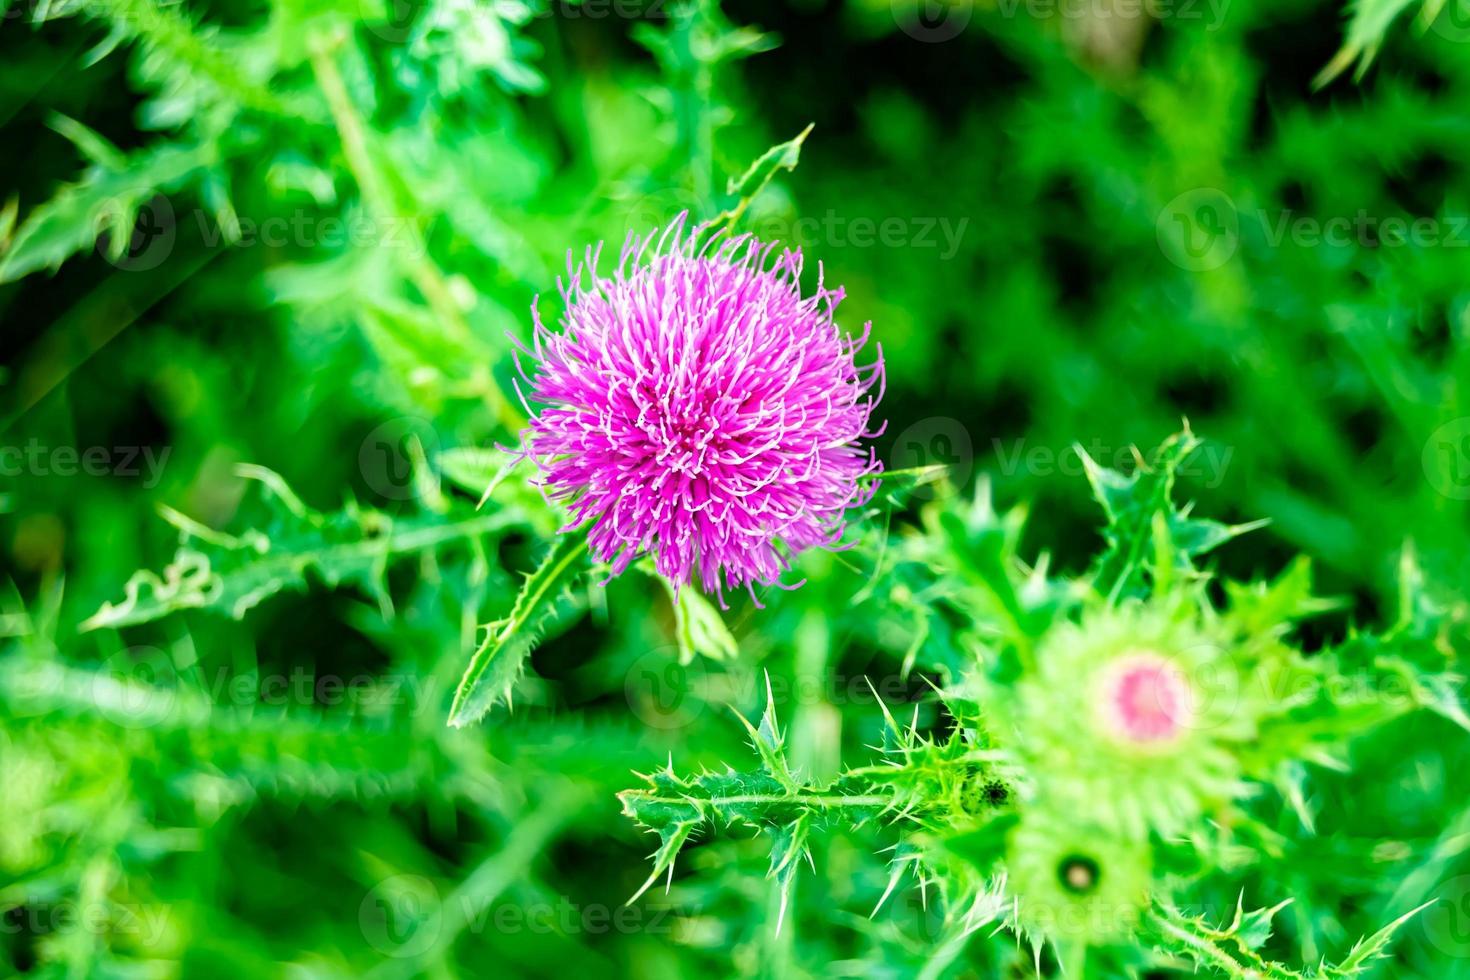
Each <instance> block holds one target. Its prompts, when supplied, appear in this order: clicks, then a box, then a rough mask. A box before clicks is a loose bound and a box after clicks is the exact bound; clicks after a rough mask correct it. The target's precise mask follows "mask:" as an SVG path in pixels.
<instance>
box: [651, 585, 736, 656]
mask: <svg viewBox="0 0 1470 980" xmlns="http://www.w3.org/2000/svg"><path fill="white" fill-rule="evenodd" d="M638 567H640V568H642V569H643V570H644V571H646V572H648V574H650V575H652V576H654V577H655V578H657V579H658V580H659V581H660V582H662V583H663V586H664V590H665V591H666V592H667V593H668V594H669V602H670V603H672V604H673V607H674V636H675V639H676V641H677V642H678V644H679V663H681V664H689V663H692V662H693V661H694V658H695V657H696V656H699V655H703V656H706V657H709V658H710V659H712V660H733V659H735V658H736V657H738V656H739V655H740V645H739V644H738V643H736V642H735V636H734V635H733V634H732V633H731V632H730V628H729V627H728V626H726V625H725V621H724V619H722V618H721V616H720V611H719V610H718V609H716V608H715V607H714V606H713V605H712V604H711V603H710V601H709V600H708V599H706V598H705V597H704V596H703V595H701V594H700V592H699V590H698V589H695V588H693V587H692V586H688V585H686V586H683V587H682V588H678V589H676V588H674V586H673V584H672V583H671V582H669V580H668V579H666V578H664V577H663V576H662V575H659V574H658V573H656V572H654V571H652V570H651V569H649V568H648V567H647V566H646V565H641V564H640V565H639V566H638Z"/></svg>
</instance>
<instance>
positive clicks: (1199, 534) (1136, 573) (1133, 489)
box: [1075, 426, 1261, 600]
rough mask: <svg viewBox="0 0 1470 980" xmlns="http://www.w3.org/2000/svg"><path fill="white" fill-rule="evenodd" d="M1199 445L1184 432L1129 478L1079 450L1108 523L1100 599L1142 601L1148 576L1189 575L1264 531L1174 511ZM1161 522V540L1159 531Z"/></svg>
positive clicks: (1096, 579) (1098, 580) (1099, 570)
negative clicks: (1178, 481)
mask: <svg viewBox="0 0 1470 980" xmlns="http://www.w3.org/2000/svg"><path fill="white" fill-rule="evenodd" d="M1200 445H1201V443H1200V440H1199V439H1198V438H1197V437H1196V436H1195V434H1194V433H1193V432H1191V431H1190V430H1189V427H1188V426H1185V427H1184V429H1183V431H1181V432H1179V433H1177V434H1175V435H1173V436H1170V437H1169V438H1168V439H1167V440H1165V441H1164V443H1163V445H1161V446H1160V447H1159V448H1158V449H1157V450H1155V451H1154V452H1153V453H1152V454H1150V456H1149V458H1148V459H1147V460H1145V459H1144V458H1143V457H1142V456H1141V455H1139V457H1138V469H1137V470H1136V471H1135V472H1133V473H1130V474H1124V473H1120V472H1118V471H1117V470H1112V469H1108V468H1106V467H1103V466H1100V465H1098V463H1097V462H1096V461H1095V460H1093V458H1092V457H1091V456H1089V455H1087V453H1086V451H1084V450H1083V449H1082V447H1081V446H1077V447H1075V448H1076V451H1077V454H1078V455H1079V456H1080V457H1081V459H1082V465H1083V468H1084V470H1085V471H1086V473H1087V479H1088V482H1090V483H1091V484H1092V489H1093V494H1094V495H1095V496H1096V497H1097V501H1098V503H1100V504H1101V505H1102V508H1103V513H1104V514H1105V515H1106V516H1107V520H1108V526H1107V529H1106V531H1105V532H1104V533H1105V536H1106V538H1107V542H1108V547H1107V550H1106V551H1105V552H1104V553H1103V555H1102V557H1101V558H1100V559H1099V560H1098V562H1097V565H1096V566H1095V568H1094V570H1093V575H1092V578H1093V583H1094V587H1095V588H1096V589H1097V591H1098V592H1099V593H1100V594H1101V595H1104V596H1107V597H1108V598H1109V599H1112V600H1116V599H1119V598H1121V597H1123V596H1126V595H1142V594H1144V593H1145V588H1144V576H1145V575H1146V574H1150V573H1151V574H1153V575H1154V576H1155V577H1156V578H1158V577H1160V576H1162V577H1165V578H1166V579H1167V578H1168V577H1171V576H1172V575H1173V573H1174V572H1176V571H1179V572H1184V573H1190V572H1192V571H1193V568H1194V565H1193V562H1192V559H1194V558H1197V557H1199V556H1200V555H1203V554H1205V553H1206V552H1209V551H1212V550H1213V549H1215V548H1218V547H1219V546H1220V545H1222V544H1224V543H1225V542H1227V541H1230V540H1231V539H1232V538H1236V537H1238V536H1240V535H1241V534H1245V533H1246V532H1248V531H1251V530H1253V529H1255V528H1257V527H1260V526H1261V523H1260V522H1257V523H1254V524H1241V525H1234V526H1231V525H1225V524H1220V523H1218V522H1216V521H1210V520H1203V519H1199V518H1193V517H1190V516H1189V508H1188V507H1185V508H1179V507H1176V505H1175V504H1174V502H1173V492H1174V479H1175V476H1176V474H1177V472H1178V470H1179V467H1180V465H1181V464H1182V463H1183V462H1184V461H1185V460H1186V459H1188V458H1189V456H1190V455H1191V454H1192V453H1193V452H1195V450H1197V449H1198V448H1199V447H1200ZM1160 519H1162V524H1163V528H1164V531H1165V534H1163V535H1160V533H1159V532H1158V530H1157V529H1156V525H1157V524H1158V523H1159V521H1160ZM1151 558H1152V559H1153V560H1152V561H1151V560H1150V559H1151ZM1161 562H1169V564H1162V565H1161Z"/></svg>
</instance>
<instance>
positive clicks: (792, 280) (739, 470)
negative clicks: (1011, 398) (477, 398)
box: [517, 215, 883, 601]
mask: <svg viewBox="0 0 1470 980" xmlns="http://www.w3.org/2000/svg"><path fill="white" fill-rule="evenodd" d="M701 237H703V236H702V229H700V228H695V229H693V230H692V231H687V232H686V228H685V219H684V216H683V215H680V216H679V218H677V219H676V220H675V221H674V222H673V223H672V224H670V225H669V226H668V227H666V228H665V229H664V230H663V231H662V233H659V232H657V231H655V232H652V233H650V234H649V235H648V236H647V237H645V238H643V239H641V240H639V239H636V238H634V237H633V236H631V235H630V236H629V238H628V241H627V243H626V244H625V245H624V247H623V254H622V258H621V260H620V261H619V263H618V268H617V270H616V271H615V272H614V273H613V274H612V275H611V276H606V277H604V276H599V275H598V273H597V265H598V259H599V256H600V254H601V246H600V245H599V246H598V248H597V249H595V250H594V249H592V248H589V249H588V250H587V253H586V256H585V258H584V260H583V262H582V263H581V264H580V265H577V266H574V265H573V264H572V262H571V257H570V256H568V271H569V276H570V277H569V280H568V281H566V282H558V285H559V287H560V288H561V294H562V299H563V300H564V302H565V306H566V313H565V316H564V319H563V326H564V329H563V331H562V332H560V333H554V332H552V331H550V330H548V329H546V327H545V326H544V325H543V324H542V322H541V317H540V314H539V313H538V312H537V311H536V307H535V304H533V305H532V315H533V318H534V320H535V330H534V339H533V349H532V350H525V348H521V350H522V352H524V353H525V354H527V355H528V356H530V357H532V358H534V360H535V362H536V364H535V367H536V372H535V377H534V379H533V378H530V377H527V376H526V374H525V372H524V370H522V372H521V374H522V377H523V378H525V379H526V381H527V383H528V384H530V385H531V400H532V401H533V402H535V403H536V404H537V405H538V407H539V411H533V410H532V409H531V408H530V406H529V405H528V406H527V411H528V412H531V415H532V418H531V422H530V425H529V426H528V428H527V430H526V432H524V433H523V434H522V448H521V452H522V453H523V454H524V455H526V456H529V457H530V458H532V459H533V460H534V461H535V462H536V465H537V468H538V469H539V471H540V478H539V481H538V482H539V483H540V484H541V485H542V486H544V487H547V488H549V492H550V496H551V497H553V498H554V499H557V500H560V501H563V502H565V503H566V504H567V506H568V507H569V508H570V510H571V515H572V516H571V520H570V521H569V523H568V524H567V526H566V527H564V528H563V529H562V530H563V531H568V530H572V529H573V528H576V527H579V526H582V525H583V524H585V523H587V522H591V526H590V528H589V529H588V533H587V540H588V544H589V546H590V548H591V551H592V553H593V554H594V555H595V556H596V557H597V558H598V559H599V560H601V561H604V562H608V563H609V564H610V565H611V568H612V574H614V575H617V574H620V573H621V572H623V571H624V570H625V569H626V568H627V567H628V565H629V563H631V562H632V561H633V560H634V559H636V558H638V557H639V556H640V555H643V554H646V553H651V554H652V555H653V556H654V562H655V566H656V568H657V570H658V572H659V573H660V574H661V575H663V576H664V577H666V578H667V579H668V580H669V581H670V582H672V583H673V584H674V585H675V587H676V588H677V587H678V586H679V585H683V584H687V583H689V582H691V581H692V579H693V574H694V571H695V570H696V569H697V570H698V572H699V580H700V584H701V585H702V587H703V588H704V590H705V591H706V592H715V593H717V594H719V595H720V597H721V600H722V601H723V590H724V588H725V587H731V588H734V587H738V586H741V585H744V586H745V587H746V588H747V589H751V595H752V597H754V590H753V585H754V583H760V584H762V585H773V584H774V585H779V584H780V582H779V579H780V576H781V574H782V573H783V572H784V571H785V570H786V568H787V567H788V566H789V560H788V558H787V557H786V555H785V554H784V553H783V552H790V553H791V554H793V555H794V554H796V553H798V552H801V551H804V550H806V549H807V548H811V547H816V546H827V547H834V546H838V545H839V544H840V541H841V538H842V535H843V530H844V527H845V525H844V514H845V512H846V511H847V509H848V508H850V507H856V506H861V505H862V504H864V503H866V502H867V501H868V499H869V498H870V497H871V496H872V493H873V489H874V487H875V485H876V481H875V480H871V479H868V477H870V476H871V475H872V474H875V473H878V472H880V471H881V469H882V464H880V463H879V462H878V461H877V459H876V457H875V456H874V454H873V452H872V450H871V449H870V448H868V449H865V448H863V447H862V446H861V445H860V442H861V440H864V439H870V438H872V437H874V436H876V435H878V432H876V431H869V428H868V423H869V419H870V417H871V416H872V413H873V408H874V406H875V405H876V403H877V402H878V400H879V399H881V398H882V377H883V354H882V349H881V347H880V348H879V349H878V356H877V360H876V361H875V362H874V363H873V364H870V365H867V366H866V367H863V368H859V367H858V366H857V364H856V356H857V354H858V352H859V351H860V350H861V349H862V348H863V347H864V346H865V345H866V343H867V340H868V334H869V331H870V330H871V326H872V325H871V324H868V325H867V327H865V329H864V331H863V335H862V337H860V338H858V339H856V340H854V339H852V338H851V337H849V336H848V335H847V334H845V333H844V332H843V331H842V330H841V329H840V328H839V327H838V326H837V324H836V323H835V322H834V321H833V318H832V317H833V311H834V310H835V309H836V307H837V304H838V303H839V302H841V300H842V297H843V292H842V290H841V289H827V288H825V287H824V286H823V285H822V281H821V271H820V270H821V267H820V266H818V281H817V288H816V292H815V293H814V294H813V295H811V296H810V297H803V296H802V294H801V285H800V277H801V270H802V259H801V252H800V250H799V249H798V250H795V251H792V250H790V249H783V250H782V251H781V252H780V254H779V255H778V254H776V245H775V244H766V243H762V242H760V241H758V240H756V239H754V238H752V237H751V236H749V235H741V236H738V237H734V238H729V239H726V240H725V241H723V242H722V243H720V244H719V245H718V246H716V245H715V243H714V241H712V240H707V241H706V242H705V243H704V244H703V245H701V244H700V243H699V242H700V238H701ZM655 239H656V244H655ZM650 246H651V247H650ZM517 366H518V368H519V367H520V364H519V358H517ZM875 385H876V386H877V388H878V390H877V392H876V393H874V392H873V388H874V386H875ZM879 431H881V430H879ZM722 580H723V581H722ZM798 584H800V583H798ZM792 587H793V588H794V587H795V586H792Z"/></svg>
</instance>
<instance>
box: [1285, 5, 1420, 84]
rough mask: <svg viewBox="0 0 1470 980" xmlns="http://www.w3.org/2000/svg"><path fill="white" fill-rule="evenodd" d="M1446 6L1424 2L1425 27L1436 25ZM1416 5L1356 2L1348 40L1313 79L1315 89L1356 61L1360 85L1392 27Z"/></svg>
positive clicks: (1355, 77)
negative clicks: (1432, 22)
mask: <svg viewBox="0 0 1470 980" xmlns="http://www.w3.org/2000/svg"><path fill="white" fill-rule="evenodd" d="M1443 3H1444V0H1425V3H1424V8H1423V19H1422V23H1423V24H1425V25H1427V24H1429V23H1430V22H1431V21H1433V20H1434V18H1435V17H1436V16H1437V15H1438V13H1439V9H1440V7H1441V6H1442V5H1443ZM1413 4H1414V0H1353V3H1352V10H1353V17H1352V21H1351V22H1350V23H1349V24H1348V29H1347V37H1346V38H1345V39H1344V40H1343V43H1342V47H1341V48H1340V49H1339V50H1338V52H1337V54H1335V55H1333V56H1332V60H1331V61H1329V62H1328V63H1327V65H1326V66H1325V67H1324V68H1323V69H1322V70H1321V71H1320V72H1318V73H1317V77H1316V78H1314V79H1312V87H1313V88H1322V87H1323V86H1325V85H1327V84H1328V83H1330V82H1331V81H1332V80H1333V79H1334V78H1336V77H1337V76H1339V75H1341V74H1342V73H1343V72H1344V71H1347V69H1348V68H1349V67H1350V66H1351V65H1352V63H1353V62H1354V61H1356V62H1357V63H1358V68H1357V70H1356V71H1355V72H1353V80H1354V81H1361V80H1362V78H1363V75H1364V74H1365V73H1367V71H1368V66H1369V65H1371V64H1372V63H1373V58H1374V57H1375V56H1376V55H1377V54H1378V49H1379V48H1380V47H1382V46H1383V39H1384V37H1385V36H1386V35H1387V34H1388V29H1389V27H1391V26H1392V25H1393V22H1394V21H1395V20H1396V19H1398V16H1399V15H1400V14H1402V13H1403V12H1404V11H1405V10H1407V9H1408V8H1409V7H1411V6H1413Z"/></svg>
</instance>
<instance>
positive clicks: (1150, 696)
mask: <svg viewBox="0 0 1470 980" xmlns="http://www.w3.org/2000/svg"><path fill="white" fill-rule="evenodd" d="M1102 693H1103V704H1102V708H1103V716H1104V717H1105V718H1106V720H1107V722H1108V723H1109V727H1111V728H1112V729H1114V731H1115V733H1116V734H1117V735H1119V736H1120V737H1121V738H1122V739H1123V740H1124V741H1128V742H1135V743H1157V742H1164V741H1168V740H1170V739H1173V738H1175V737H1177V736H1178V735H1179V733H1180V731H1181V730H1182V729H1183V728H1184V727H1185V726H1187V725H1188V724H1189V723H1190V721H1191V720H1192V718H1193V715H1194V711H1193V708H1192V706H1191V700H1192V698H1191V696H1190V695H1191V692H1190V688H1189V683H1188V682H1187V681H1186V680H1185V678H1184V675H1183V674H1182V673H1181V672H1180V671H1179V669H1178V668H1176V667H1175V666H1174V665H1173V664H1171V663H1170V662H1169V661H1168V660H1166V659H1165V658H1163V657H1161V656H1159V655H1158V654H1155V653H1137V654H1132V655H1130V656H1127V657H1124V658H1123V659H1122V660H1120V661H1119V662H1118V663H1116V664H1114V665H1113V666H1112V667H1110V668H1109V669H1108V671H1107V672H1106V674H1105V675H1104V679H1103V685H1102Z"/></svg>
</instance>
